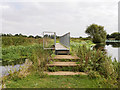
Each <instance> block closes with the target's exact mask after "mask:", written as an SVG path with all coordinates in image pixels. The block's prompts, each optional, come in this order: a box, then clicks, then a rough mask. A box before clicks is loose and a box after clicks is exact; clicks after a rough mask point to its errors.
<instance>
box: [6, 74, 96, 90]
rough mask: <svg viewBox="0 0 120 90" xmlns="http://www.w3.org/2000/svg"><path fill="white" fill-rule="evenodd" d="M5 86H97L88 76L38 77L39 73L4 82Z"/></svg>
mask: <svg viewBox="0 0 120 90" xmlns="http://www.w3.org/2000/svg"><path fill="white" fill-rule="evenodd" d="M6 87H7V88H97V87H98V85H97V84H96V80H95V79H89V78H88V76H84V75H81V76H80V75H77V76H76V75H75V76H47V77H45V78H40V75H39V74H33V75H29V76H27V77H26V78H23V79H21V80H17V81H13V80H10V81H9V80H8V81H7V82H6Z"/></svg>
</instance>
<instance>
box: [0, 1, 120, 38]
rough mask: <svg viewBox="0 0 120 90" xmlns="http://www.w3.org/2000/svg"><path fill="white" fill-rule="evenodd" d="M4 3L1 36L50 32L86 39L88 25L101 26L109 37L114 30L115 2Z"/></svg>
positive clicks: (116, 9)
mask: <svg viewBox="0 0 120 90" xmlns="http://www.w3.org/2000/svg"><path fill="white" fill-rule="evenodd" d="M8 1H9V0H5V1H4V3H2V4H0V10H2V12H1V17H0V18H1V19H0V22H1V24H2V33H12V34H16V33H22V34H25V35H42V32H43V31H54V32H56V33H57V35H62V34H64V33H66V32H70V33H71V36H74V37H79V36H83V37H86V36H87V35H86V34H85V30H86V28H87V26H89V25H90V24H92V23H95V24H98V25H102V26H104V27H105V30H106V31H107V33H109V34H111V33H112V32H117V31H118V1H119V0H84V1H83V0H74V1H73V0H69V1H68V0H62V1H60V2H59V1H58V0H57V1H54V0H49V1H48V0H47V1H45V0H37V1H33V0H29V2H28V0H22V1H21V2H17V0H13V1H10V2H8ZM50 1H51V2H50Z"/></svg>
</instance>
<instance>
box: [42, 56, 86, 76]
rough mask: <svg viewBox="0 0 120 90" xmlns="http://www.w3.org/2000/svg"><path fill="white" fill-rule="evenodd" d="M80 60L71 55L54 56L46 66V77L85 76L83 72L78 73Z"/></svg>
mask: <svg viewBox="0 0 120 90" xmlns="http://www.w3.org/2000/svg"><path fill="white" fill-rule="evenodd" d="M77 60H80V58H79V57H77V56H72V55H56V56H55V57H54V58H52V59H51V61H50V63H48V64H46V66H47V71H45V72H44V73H45V74H48V75H87V74H86V73H84V72H79V66H80V64H78V63H77Z"/></svg>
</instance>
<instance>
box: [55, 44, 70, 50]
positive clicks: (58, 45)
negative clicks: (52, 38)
mask: <svg viewBox="0 0 120 90" xmlns="http://www.w3.org/2000/svg"><path fill="white" fill-rule="evenodd" d="M55 50H69V49H67V48H66V47H64V46H63V45H61V44H60V43H56V45H55Z"/></svg>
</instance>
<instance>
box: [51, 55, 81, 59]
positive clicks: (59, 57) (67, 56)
mask: <svg viewBox="0 0 120 90" xmlns="http://www.w3.org/2000/svg"><path fill="white" fill-rule="evenodd" d="M52 59H80V58H79V57H78V56H76V55H74V56H72V55H56V56H55V57H53V58H52Z"/></svg>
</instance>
